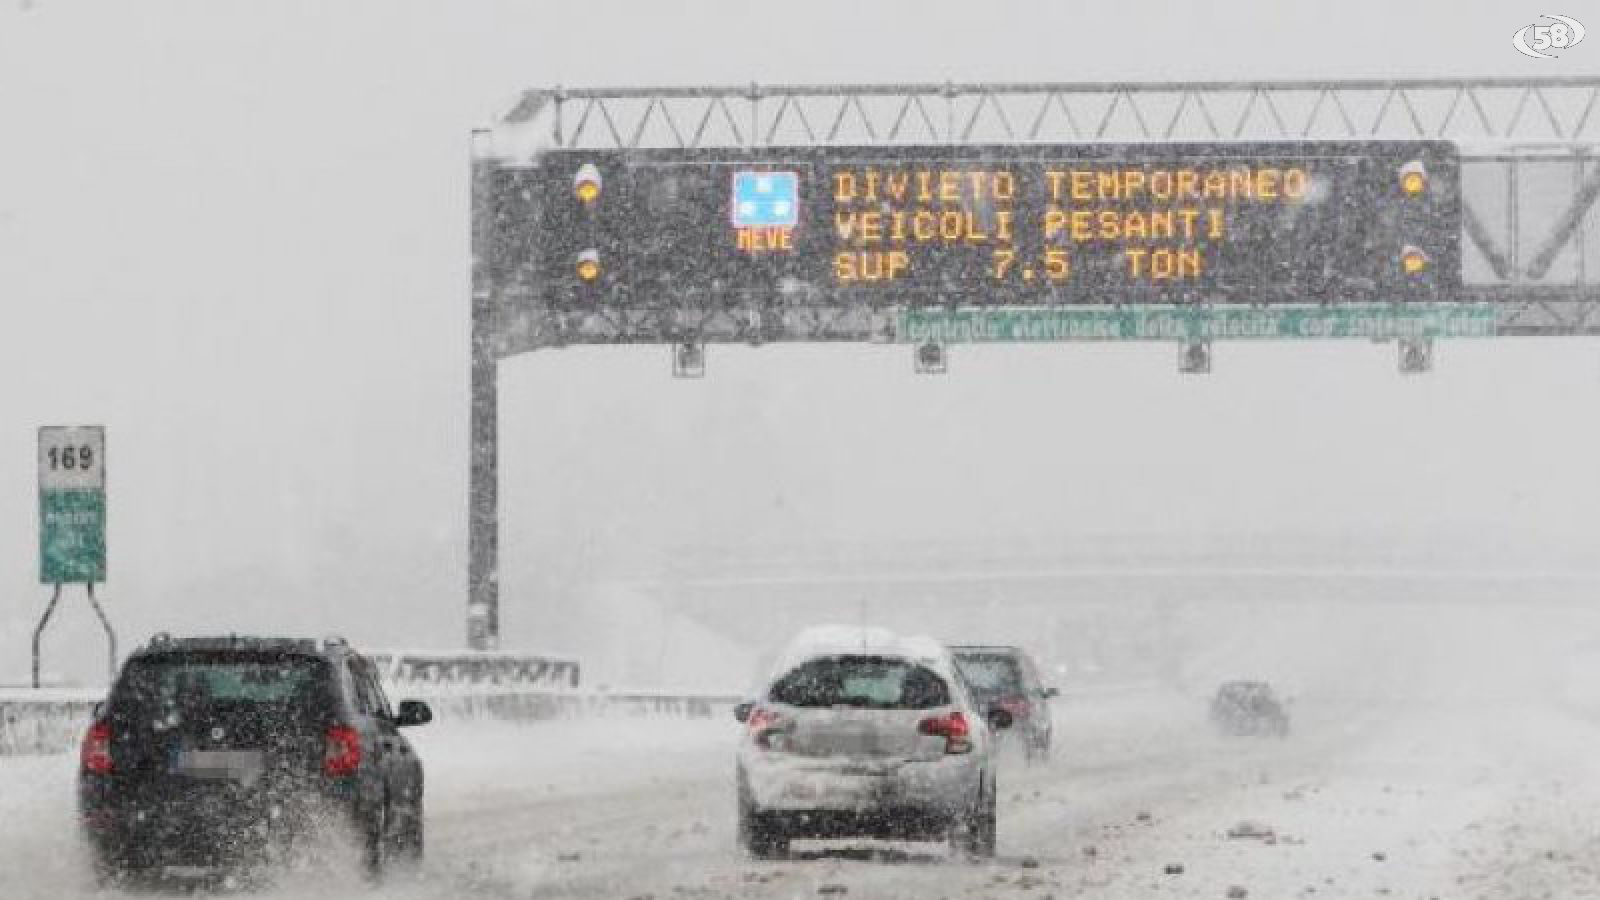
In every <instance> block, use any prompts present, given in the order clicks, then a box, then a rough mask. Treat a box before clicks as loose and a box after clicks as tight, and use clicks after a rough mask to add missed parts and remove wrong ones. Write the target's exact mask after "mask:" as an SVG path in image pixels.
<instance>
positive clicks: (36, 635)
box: [33, 581, 61, 690]
mask: <svg viewBox="0 0 1600 900" xmlns="http://www.w3.org/2000/svg"><path fill="white" fill-rule="evenodd" d="M60 600H61V582H59V581H58V582H56V588H55V590H54V591H52V592H51V594H50V605H49V606H46V607H45V608H44V617H43V618H41V619H39V624H38V626H37V627H35V628H34V629H33V689H34V690H38V689H39V641H40V639H41V638H42V637H43V636H44V627H45V626H46V625H49V624H50V616H51V615H53V614H54V613H55V611H56V604H57V603H58V602H60Z"/></svg>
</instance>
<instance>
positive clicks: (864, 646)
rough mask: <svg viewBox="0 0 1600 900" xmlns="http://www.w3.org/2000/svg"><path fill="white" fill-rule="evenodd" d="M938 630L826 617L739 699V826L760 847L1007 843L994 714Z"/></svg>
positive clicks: (775, 851)
mask: <svg viewBox="0 0 1600 900" xmlns="http://www.w3.org/2000/svg"><path fill="white" fill-rule="evenodd" d="M986 713H988V711H985V710H980V709H979V708H978V707H977V706H976V704H975V703H974V701H973V699H972V696H971V692H970V691H969V689H968V687H967V685H966V683H965V681H964V680H963V679H962V677H961V675H960V674H959V672H958V670H957V669H956V666H955V662H954V660H953V659H952V658H951V655H950V651H949V650H948V649H946V648H945V647H944V646H943V645H941V644H940V643H938V642H937V641H935V640H933V639H932V638H920V637H919V638H903V637H896V636H895V635H894V634H892V633H890V632H888V631H885V630H883V629H876V628H855V627H850V626H824V627H819V628H814V629H810V630H808V631H806V632H803V633H802V634H801V635H800V637H799V638H797V639H796V640H795V641H794V643H792V644H791V645H790V647H789V648H788V650H786V651H785V652H784V653H783V655H782V657H781V658H780V661H779V663H778V665H777V666H776V667H775V668H774V669H773V672H772V675H771V676H770V677H769V678H768V679H767V680H766V682H765V684H764V685H763V687H762V690H761V692H760V694H759V697H758V699H756V700H753V701H751V702H747V703H742V704H740V705H739V706H738V707H737V708H736V710H735V715H736V716H737V717H738V718H739V721H741V722H743V723H744V724H745V731H744V735H743V737H742V738H741V740H740V743H739V753H738V793H739V840H740V843H741V844H742V845H743V846H744V848H745V849H746V850H747V851H748V852H749V853H750V854H751V855H753V856H756V857H759V858H768V857H773V856H779V855H783V854H785V853H787V852H788V849H789V841H790V839H792V838H848V837H867V838H880V839H900V840H939V841H943V840H948V841H950V842H951V844H952V845H953V846H954V847H956V848H957V849H958V850H962V851H965V852H966V853H967V854H969V855H971V856H974V857H991V856H993V855H994V852H995V835H996V821H995V763H996V758H997V754H996V752H995V750H996V748H995V746H994V737H993V733H992V731H991V727H997V728H1004V727H1007V726H1009V725H1010V715H1009V713H1007V712H1006V711H1005V710H1003V709H997V710H995V711H993V712H992V713H988V714H987V715H986Z"/></svg>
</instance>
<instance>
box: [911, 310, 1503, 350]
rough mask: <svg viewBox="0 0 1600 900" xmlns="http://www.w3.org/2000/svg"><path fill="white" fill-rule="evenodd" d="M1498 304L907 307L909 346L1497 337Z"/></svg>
mask: <svg viewBox="0 0 1600 900" xmlns="http://www.w3.org/2000/svg"><path fill="white" fill-rule="evenodd" d="M1495 323H1496V311H1495V307H1494V305H1493V304H1489V303H1466V304H1454V303H1452V304H1406V305H1394V304H1376V303H1374V304H1351V305H1345V306H1275V307H1204V306H1159V307H1152V306H1143V307H1135V306H1126V307H1122V308H1120V309H1118V308H1111V307H1103V306H1102V307H1063V306H1054V307H1007V308H998V309H982V308H966V309H936V308H919V309H907V310H904V311H903V312H901V314H900V317H899V322H898V323H897V325H898V327H897V329H896V339H897V340H899V341H901V342H904V343H919V344H920V343H923V342H925V341H939V342H941V343H952V344H954V343H978V342H985V341H995V342H1005V341H1021V342H1026V341H1203V340H1323V339H1334V338H1368V339H1373V340H1389V339H1396V338H1457V337H1493V336H1494V334H1495Z"/></svg>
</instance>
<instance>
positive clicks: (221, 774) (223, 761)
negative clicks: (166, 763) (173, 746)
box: [172, 750, 266, 785]
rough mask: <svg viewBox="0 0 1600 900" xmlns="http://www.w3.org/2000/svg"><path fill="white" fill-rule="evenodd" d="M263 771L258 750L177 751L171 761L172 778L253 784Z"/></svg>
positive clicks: (263, 766) (263, 765)
mask: <svg viewBox="0 0 1600 900" xmlns="http://www.w3.org/2000/svg"><path fill="white" fill-rule="evenodd" d="M264 768H266V766H265V764H264V761H263V759H262V755H261V751H259V750H179V751H178V752H177V754H176V755H175V756H174V758H173V761H172V772H173V774H174V775H185V776H188V777H190V778H210V779H217V780H228V781H239V782H243V783H244V784H246V785H249V784H252V783H254V782H255V780H256V779H257V778H260V777H261V772H262V770H263V769H264Z"/></svg>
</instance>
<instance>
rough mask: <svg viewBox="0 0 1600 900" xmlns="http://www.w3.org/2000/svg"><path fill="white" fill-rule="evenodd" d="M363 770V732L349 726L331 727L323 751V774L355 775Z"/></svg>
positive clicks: (339, 776)
mask: <svg viewBox="0 0 1600 900" xmlns="http://www.w3.org/2000/svg"><path fill="white" fill-rule="evenodd" d="M359 768H361V732H359V731H357V730H355V729H354V728H352V727H350V726H349V725H329V726H328V734H327V738H326V741H325V743H324V744H323V749H322V774H324V775H327V776H328V777H330V778H341V777H343V776H346V775H354V774H355V773H356V770H357V769H359Z"/></svg>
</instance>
